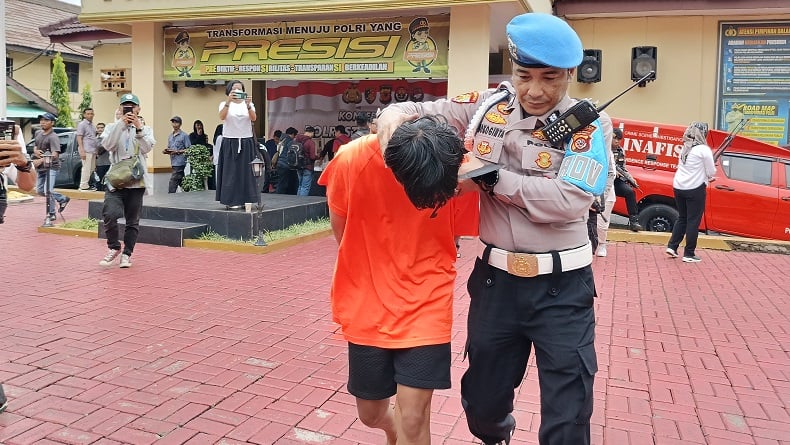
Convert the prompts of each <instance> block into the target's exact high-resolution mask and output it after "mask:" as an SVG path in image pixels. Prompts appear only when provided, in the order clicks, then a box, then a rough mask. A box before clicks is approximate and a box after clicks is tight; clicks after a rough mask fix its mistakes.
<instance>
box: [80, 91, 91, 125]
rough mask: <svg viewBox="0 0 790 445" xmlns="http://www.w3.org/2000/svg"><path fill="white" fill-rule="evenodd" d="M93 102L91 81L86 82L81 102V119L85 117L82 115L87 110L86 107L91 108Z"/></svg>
mask: <svg viewBox="0 0 790 445" xmlns="http://www.w3.org/2000/svg"><path fill="white" fill-rule="evenodd" d="M92 103H93V96H92V95H91V85H90V84H89V83H86V84H85V87H84V88H83V89H82V102H80V119H83V118H84V117H85V116H83V115H82V113H84V112H85V109H86V108H90V107H91V104H92Z"/></svg>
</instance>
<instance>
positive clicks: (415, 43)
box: [403, 17, 437, 74]
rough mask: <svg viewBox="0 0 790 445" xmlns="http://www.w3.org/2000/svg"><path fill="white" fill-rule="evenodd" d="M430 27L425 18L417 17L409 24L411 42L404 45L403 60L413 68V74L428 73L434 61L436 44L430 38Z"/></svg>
mask: <svg viewBox="0 0 790 445" xmlns="http://www.w3.org/2000/svg"><path fill="white" fill-rule="evenodd" d="M430 29H431V27H430V25H429V24H428V19H426V18H425V17H417V18H416V19H414V20H412V21H411V23H410V24H409V33H410V34H411V40H409V41H408V42H407V43H406V50H405V51H404V52H403V58H404V60H406V61H407V62H409V65H411V66H413V67H414V69H413V70H411V71H412V72H413V73H418V72H420V71H422V72H424V73H426V74H427V73H430V72H431V69H430V68H428V66H429V65H431V64H432V63H433V62H434V61H435V60H436V55H437V51H436V42H434V41H433V39H432V38H431V36H430Z"/></svg>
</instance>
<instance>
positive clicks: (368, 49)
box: [164, 16, 450, 81]
mask: <svg viewBox="0 0 790 445" xmlns="http://www.w3.org/2000/svg"><path fill="white" fill-rule="evenodd" d="M449 26H450V20H449V16H427V17H395V18H386V19H348V20H332V21H303V22H302V21H294V22H291V21H289V22H277V23H262V24H248V25H244V24H231V25H216V26H194V27H187V28H183V27H166V28H164V40H165V42H164V44H165V61H164V62H165V63H164V80H171V81H173V80H204V81H205V80H212V79H214V80H229V79H239V78H240V79H363V78H364V79H393V78H398V79H401V78H405V79H428V78H440V79H441V78H446V77H447V48H448V42H449Z"/></svg>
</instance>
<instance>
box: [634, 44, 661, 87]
mask: <svg viewBox="0 0 790 445" xmlns="http://www.w3.org/2000/svg"><path fill="white" fill-rule="evenodd" d="M650 71H653V74H652V75H651V76H650V77H648V78H647V79H645V80H644V81H643V82H642V83H640V84H639V86H640V87H643V86H645V84H646V83H647V82H652V81H654V80H656V74H657V73H658V48H656V47H655V46H636V47H634V48H631V80H633V81H634V82H636V81H637V80H639V79H641V78H642V77H644V76H645V75H647V73H649V72H650Z"/></svg>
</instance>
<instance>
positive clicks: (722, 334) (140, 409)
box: [0, 198, 790, 445]
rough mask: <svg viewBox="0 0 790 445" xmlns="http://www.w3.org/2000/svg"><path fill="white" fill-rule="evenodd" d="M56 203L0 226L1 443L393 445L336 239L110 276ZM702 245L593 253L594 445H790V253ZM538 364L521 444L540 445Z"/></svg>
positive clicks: (155, 256)
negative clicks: (345, 329)
mask: <svg viewBox="0 0 790 445" xmlns="http://www.w3.org/2000/svg"><path fill="white" fill-rule="evenodd" d="M86 213H87V203H86V201H79V200H76V199H75V200H72V203H71V204H70V205H69V208H68V209H67V210H66V212H65V214H66V216H67V217H71V218H77V217H79V216H82V215H85V214H86ZM43 214H44V210H43V201H42V200H41V198H36V200H35V202H34V203H27V204H20V205H12V206H11V207H10V208H9V210H8V215H7V221H6V224H3V225H0V271H1V272H0V289H1V290H0V381H2V382H3V385H4V387H5V391H6V393H7V394H8V396H9V399H10V403H9V406H8V410H7V411H6V412H5V413H2V414H0V443H2V444H8V445H18V444H44V445H46V444H148V443H161V444H213V443H221V444H241V443H251V444H277V445H292V444H334V445H351V444H366V445H367V444H371V445H373V444H375V445H381V444H383V443H384V440H383V435H382V434H381V433H379V432H377V431H372V430H369V429H368V428H366V427H364V426H363V425H361V424H360V422H359V421H358V420H357V419H356V413H355V408H354V404H353V399H352V397H350V396H349V394H348V393H347V392H346V390H345V385H344V382H345V379H346V373H347V369H346V351H345V343H344V341H343V339H342V337H341V336H340V335H339V332H338V328H337V326H336V325H335V324H333V323H332V320H331V316H330V314H329V303H328V296H327V295H328V293H327V289H328V285H329V283H330V279H331V272H332V267H333V263H334V259H335V251H336V246H335V243H334V240H333V239H332V238H330V237H327V238H324V239H320V240H317V241H313V242H309V243H306V244H301V245H298V246H295V247H292V248H289V249H286V250H282V251H277V252H273V253H270V254H267V255H251V254H240V253H233V252H217V251H208V250H199V249H187V248H170V247H160V246H153V245H146V244H140V245H138V246H137V249H136V251H135V254H134V256H133V257H132V259H133V267H132V268H131V269H119V268H117V267H112V268H102V267H100V266H98V261H99V260H100V259H101V257H102V256H103V255H104V253H105V250H106V247H105V245H104V243H103V241H100V240H97V239H86V238H77V237H67V236H58V235H50V234H41V233H38V232H37V231H36V227H37V226H38V225H39V224H40V223H41V220H42V218H41V217H42V216H43ZM461 243H462V245H461V253H462V257H461V258H460V259H459V262H458V269H459V278H458V281H457V284H456V289H457V295H456V304H455V310H454V311H455V327H454V336H453V352H454V360H453V374H452V375H453V388H452V389H451V390H447V391H439V392H437V393H436V395H435V398H434V402H433V406H432V424H433V425H432V428H433V434H434V437H433V443H434V444H448V445H455V444H460V445H463V444H472V443H475V442H474V440H473V437H472V436H471V435H470V433H469V432H468V430H467V428H466V423H465V420H464V416H463V411H462V409H461V404H460V400H459V382H460V377H461V375H462V373H463V371H464V369H465V367H466V363H465V362H463V361H462V357H461V350H462V345H463V342H464V339H465V334H464V330H465V325H466V314H467V308H468V296H467V294H466V289H465V280H466V277H467V276H468V275H469V272H470V270H471V267H472V263H473V258H474V257H473V255H474V246H475V240H471V239H470V240H462V242H461ZM700 256H701V257H702V258H703V261H702V262H701V263H699V264H686V263H682V262H681V261H680V260H678V259H676V260H671V259H668V258H667V257H665V255H664V253H663V248H661V247H659V246H654V245H648V244H640V243H616V244H613V245H610V247H609V256H608V257H606V258H596V259H595V263H594V269H595V276H596V284H597V287H598V292H599V294H600V297H599V298H598V299H597V302H596V315H597V322H598V325H597V340H596V349H597V351H598V362H599V368H600V371H599V373H598V375H597V378H596V382H595V412H594V415H593V419H592V423H593V425H592V431H593V443H594V444H599V445H600V444H606V445H627V444H633V445H648V444H655V445H658V444H661V445H670V444H673V445H674V444H678V445H680V444H684V445H689V444H721V445H724V444H727V445H730V444H759V445H780V444H790V412H789V411H788V405H790V357H789V350H790V320H789V319H788V317H789V315H788V314H790V295H789V294H790V290H789V289H790V278H788V273H789V272H790V256H786V255H772V254H765V253H749V252H723V251H713V250H705V251H701V252H700ZM536 374H537V373H536V370H535V368H534V362H533V363H531V365H530V369H529V371H528V374H527V376H526V378H525V381H524V384H523V385H522V386H521V387H520V389H519V391H518V395H517V400H516V404H515V406H516V411H515V415H516V417H517V421H518V429H517V431H516V434H515V436H514V439H513V441H512V442H511V444H512V445H524V444H536V443H537V433H536V431H537V428H538V425H539V423H540V414H539V404H538V401H539V395H538V390H537V377H536Z"/></svg>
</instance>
